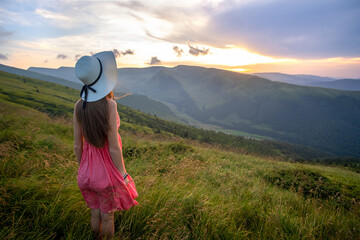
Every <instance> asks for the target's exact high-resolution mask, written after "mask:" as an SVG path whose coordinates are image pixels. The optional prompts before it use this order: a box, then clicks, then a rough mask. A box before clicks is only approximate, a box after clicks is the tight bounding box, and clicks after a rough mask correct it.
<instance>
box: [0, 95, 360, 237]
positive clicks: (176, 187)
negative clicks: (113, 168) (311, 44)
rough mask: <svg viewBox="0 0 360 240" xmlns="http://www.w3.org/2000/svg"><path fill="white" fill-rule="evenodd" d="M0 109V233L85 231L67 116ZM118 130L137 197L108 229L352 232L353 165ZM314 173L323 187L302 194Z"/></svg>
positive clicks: (359, 232)
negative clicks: (265, 154) (278, 157)
mask: <svg viewBox="0 0 360 240" xmlns="http://www.w3.org/2000/svg"><path fill="white" fill-rule="evenodd" d="M0 116H1V118H0V127H1V132H0V159H1V162H0V174H1V181H0V183H1V185H0V196H1V197H0V208H1V209H0V225H1V226H2V227H1V229H0V238H1V239H92V235H91V231H90V225H89V219H90V211H89V209H88V208H87V207H86V206H85V202H84V200H83V198H82V196H81V193H80V191H79V189H78V186H77V183H76V176H77V168H78V166H77V162H76V160H75V156H74V153H73V147H72V144H73V141H72V126H71V120H69V119H66V118H61V117H56V116H52V117H50V116H49V115H47V114H44V113H41V112H39V111H37V110H34V109H31V108H28V107H26V106H22V105H19V104H16V103H10V102H8V101H6V100H0ZM122 135H123V144H124V157H125V161H126V167H127V170H128V172H129V173H130V174H131V176H132V177H133V179H134V180H135V183H136V186H137V189H138V193H139V197H138V199H137V200H138V202H139V205H137V206H135V207H134V208H132V209H130V210H129V211H127V212H118V213H116V215H115V219H116V221H115V227H116V238H120V237H121V238H122V239H359V236H360V211H359V198H360V195H359V186H360V176H359V174H357V173H355V172H350V171H348V170H346V169H341V168H336V167H324V166H316V165H306V164H300V163H287V162H279V161H276V160H274V159H272V158H270V157H269V158H266V157H255V156H251V155H246V154H239V153H233V152H229V151H221V150H219V149H217V148H213V149H212V148H211V145H208V147H206V148H204V147H199V146H195V145H193V146H192V145H191V142H187V143H185V142H181V141H180V142H179V141H171V138H169V139H167V140H165V141H157V140H154V139H152V138H148V137H146V135H138V134H133V133H132V131H129V132H123V133H122ZM297 173H302V174H303V176H305V178H301V177H300V175H299V174H297ZM309 176H310V177H309ZM314 176H315V177H314ZM306 177H307V178H306ZM319 177H322V179H326V185H324V186H323V189H322V191H323V194H326V193H328V195H329V197H321V196H322V195H321V196H320V195H316V194H304V191H303V190H302V189H305V188H307V189H309V191H310V190H311V189H314V188H315V189H316V186H318V185H319ZM298 179H305V180H306V181H305V180H304V181H303V183H302V185H301V184H299V185H296V184H291V183H292V182H296V181H297V180H298ZM299 186H301V188H302V189H301V188H299ZM334 186H336V189H335V190H336V191H337V192H339V193H337V192H335V193H334V194H335V195H333V191H334V189H333V187H334ZM327 191H328V192H327ZM333 196H335V197H339V196H344V197H345V196H346V197H347V198H346V199H347V200H346V201H348V200H349V199H348V198H350V199H351V201H349V202H347V204H348V205H346V206H345V205H342V204H339V203H341V201H342V199H341V198H340V199H334V198H332V197H333ZM343 199H345V198H343Z"/></svg>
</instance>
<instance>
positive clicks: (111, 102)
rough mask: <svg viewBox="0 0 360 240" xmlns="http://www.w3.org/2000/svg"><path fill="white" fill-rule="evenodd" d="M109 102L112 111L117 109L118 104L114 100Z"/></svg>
mask: <svg viewBox="0 0 360 240" xmlns="http://www.w3.org/2000/svg"><path fill="white" fill-rule="evenodd" d="M107 101H108V104H109V108H110V109H116V107H117V103H116V102H115V100H114V99H107Z"/></svg>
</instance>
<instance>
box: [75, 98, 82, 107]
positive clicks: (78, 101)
mask: <svg viewBox="0 0 360 240" xmlns="http://www.w3.org/2000/svg"><path fill="white" fill-rule="evenodd" d="M81 101H82V99H81V98H79V99H78V100H77V101H76V103H75V107H77V105H79V104H80V102H81Z"/></svg>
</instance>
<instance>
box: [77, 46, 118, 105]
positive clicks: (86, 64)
mask: <svg viewBox="0 0 360 240" xmlns="http://www.w3.org/2000/svg"><path fill="white" fill-rule="evenodd" d="M75 75H76V76H77V77H78V78H79V79H80V80H81V81H82V82H83V83H84V84H85V85H84V86H83V88H82V89H81V92H80V97H81V98H82V99H83V100H84V107H85V104H86V102H95V101H97V100H99V99H101V98H103V97H105V96H106V95H108V94H109V93H110V92H111V91H112V90H113V89H114V88H115V85H116V83H117V67H116V60H115V56H114V53H113V52H111V51H106V52H100V53H97V54H95V55H93V56H83V57H81V58H80V59H79V60H78V61H77V62H76V65H75Z"/></svg>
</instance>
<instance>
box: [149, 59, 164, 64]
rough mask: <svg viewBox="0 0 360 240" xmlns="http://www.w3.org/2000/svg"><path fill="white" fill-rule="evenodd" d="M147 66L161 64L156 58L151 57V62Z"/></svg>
mask: <svg viewBox="0 0 360 240" xmlns="http://www.w3.org/2000/svg"><path fill="white" fill-rule="evenodd" d="M148 64H149V65H158V64H161V61H160V59H158V58H157V57H151V60H150V62H149V63H148Z"/></svg>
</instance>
